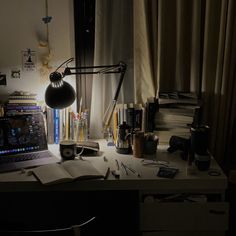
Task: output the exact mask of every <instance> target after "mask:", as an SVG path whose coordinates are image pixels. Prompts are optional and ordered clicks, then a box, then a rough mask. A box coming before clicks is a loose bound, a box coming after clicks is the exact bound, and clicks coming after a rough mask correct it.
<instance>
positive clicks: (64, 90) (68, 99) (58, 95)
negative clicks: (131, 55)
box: [45, 58, 127, 128]
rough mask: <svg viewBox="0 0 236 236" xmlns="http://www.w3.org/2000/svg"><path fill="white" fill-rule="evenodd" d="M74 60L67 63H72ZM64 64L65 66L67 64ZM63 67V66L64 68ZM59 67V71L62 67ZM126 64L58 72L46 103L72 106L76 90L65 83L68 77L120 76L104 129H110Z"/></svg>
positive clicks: (47, 94)
mask: <svg viewBox="0 0 236 236" xmlns="http://www.w3.org/2000/svg"><path fill="white" fill-rule="evenodd" d="M72 60H73V58H71V59H69V60H67V61H66V62H71V61H72ZM66 62H64V63H63V64H65V63H66ZM63 64H62V65H63ZM62 65H61V66H62ZM61 66H59V67H58V68H57V70H58V69H59V68H60V67H61ZM126 68H127V66H126V64H125V63H124V62H119V63H118V64H115V65H101V66H84V67H68V66H66V68H65V70H64V72H63V73H62V74H61V73H59V72H57V70H56V71H55V72H53V73H51V74H50V81H51V84H50V85H49V86H48V88H47V89H46V92H45V101H46V104H47V105H48V106H49V107H52V108H58V109H62V108H65V107H68V106H70V105H71V104H72V103H73V102H74V100H75V97H76V96H75V91H74V88H73V87H72V86H71V85H70V84H68V83H67V82H65V81H63V78H64V77H66V76H68V75H79V74H80V75H82V74H120V78H119V83H118V86H117V88H116V91H115V95H114V97H113V100H112V101H111V103H110V104H109V106H108V108H107V110H106V112H105V114H104V117H103V125H104V128H106V127H109V125H110V122H111V118H112V115H113V112H114V109H115V106H116V103H117V99H118V96H119V93H120V89H121V85H122V83H123V80H124V75H125V72H126Z"/></svg>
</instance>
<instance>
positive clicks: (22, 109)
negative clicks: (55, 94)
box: [5, 91, 42, 116]
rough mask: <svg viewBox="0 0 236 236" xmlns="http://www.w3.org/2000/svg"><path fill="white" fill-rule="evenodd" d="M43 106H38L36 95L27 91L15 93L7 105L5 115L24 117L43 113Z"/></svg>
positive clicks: (9, 98) (11, 95) (10, 96)
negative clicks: (24, 115)
mask: <svg viewBox="0 0 236 236" xmlns="http://www.w3.org/2000/svg"><path fill="white" fill-rule="evenodd" d="M41 111H42V109H41V106H39V105H38V102H37V99H36V94H34V93H30V92H26V91H15V92H13V93H11V94H10V95H9V97H8V102H7V103H6V104H5V115H7V116H10V115H22V114H31V113H36V112H41Z"/></svg>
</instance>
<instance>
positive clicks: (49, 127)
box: [46, 107, 54, 144]
mask: <svg viewBox="0 0 236 236" xmlns="http://www.w3.org/2000/svg"><path fill="white" fill-rule="evenodd" d="M46 111H47V138H48V143H49V144H52V143H54V123H53V120H54V118H53V117H54V114H53V109H52V108H49V107H47V109H46Z"/></svg>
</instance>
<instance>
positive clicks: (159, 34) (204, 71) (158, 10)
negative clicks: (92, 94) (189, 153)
mask: <svg viewBox="0 0 236 236" xmlns="http://www.w3.org/2000/svg"><path fill="white" fill-rule="evenodd" d="M235 5H236V3H235V1H233V0H201V1H200V0H193V1H188V0H176V1H173V0H158V1H155V0H136V1H134V49H135V50H134V75H135V98H136V101H138V102H145V100H146V98H147V97H149V96H156V97H158V92H159V91H173V90H182V91H193V92H196V93H198V94H201V95H202V102H203V116H202V123H204V124H208V125H209V126H210V128H211V134H210V151H211V152H212V153H213V155H214V156H215V157H216V159H217V160H218V161H219V162H223V160H224V159H225V155H226V154H227V152H228V149H229V147H228V144H229V143H230V137H231V136H232V132H231V130H232V127H233V120H235V114H236V111H235V109H236V99H235V97H234V96H233V92H234V91H236V82H235V61H236V60H235V55H236V52H235V49H236V40H235V30H233V29H235V27H236V25H235V24H236V23H235V15H236V6H235ZM143 88H145V89H143Z"/></svg>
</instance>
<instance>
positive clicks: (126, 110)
mask: <svg viewBox="0 0 236 236" xmlns="http://www.w3.org/2000/svg"><path fill="white" fill-rule="evenodd" d="M144 113H145V109H144V107H143V106H142V105H141V104H134V103H129V104H126V103H125V104H123V103H122V104H117V105H116V108H115V111H114V115H113V116H114V122H113V123H114V130H116V129H117V127H118V126H119V125H120V124H122V123H123V122H126V124H128V125H129V127H130V129H131V130H144V129H145V119H144Z"/></svg>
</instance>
